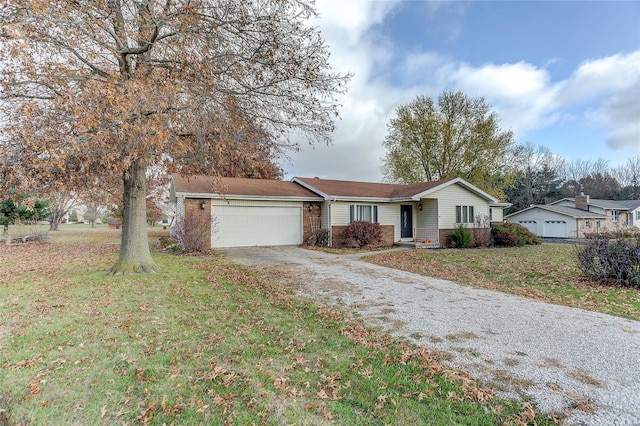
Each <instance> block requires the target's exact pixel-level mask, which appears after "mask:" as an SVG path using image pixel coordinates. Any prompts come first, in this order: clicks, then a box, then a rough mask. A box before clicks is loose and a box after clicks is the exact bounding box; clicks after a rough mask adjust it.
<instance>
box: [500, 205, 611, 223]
mask: <svg viewBox="0 0 640 426" xmlns="http://www.w3.org/2000/svg"><path fill="white" fill-rule="evenodd" d="M533 209H540V210H546V211H550V212H553V213H558V214H561V215H564V216H569V217H572V218H574V219H607V216H606V215H603V214H599V213H593V212H590V211H587V210H582V209H578V208H575V207H561V206H554V205H551V204H540V205H533V206H531V207H527V208H526V209H523V210H520V211H517V212H515V213H511V214H509V215H506V216H505V217H504V218H505V219H508V218H510V217H512V216H516V215H519V214H520V213H524V212H527V211H529V210H533Z"/></svg>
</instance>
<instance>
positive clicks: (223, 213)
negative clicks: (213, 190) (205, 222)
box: [211, 205, 302, 247]
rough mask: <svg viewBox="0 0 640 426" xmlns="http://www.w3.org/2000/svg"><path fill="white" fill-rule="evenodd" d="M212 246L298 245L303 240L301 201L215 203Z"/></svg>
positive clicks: (213, 208)
mask: <svg viewBox="0 0 640 426" xmlns="http://www.w3.org/2000/svg"><path fill="white" fill-rule="evenodd" d="M212 214H213V218H214V219H213V220H214V225H213V230H212V236H211V237H212V238H211V240H212V246H213V247H246V246H276V245H297V244H301V243H302V205H300V206H234V205H221V206H220V205H218V206H213V207H212Z"/></svg>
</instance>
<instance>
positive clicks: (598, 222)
mask: <svg viewBox="0 0 640 426" xmlns="http://www.w3.org/2000/svg"><path fill="white" fill-rule="evenodd" d="M596 229H600V221H599V220H596Z"/></svg>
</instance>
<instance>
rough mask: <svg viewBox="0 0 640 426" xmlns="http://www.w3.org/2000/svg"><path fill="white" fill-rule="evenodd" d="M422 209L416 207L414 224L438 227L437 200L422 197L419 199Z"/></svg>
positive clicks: (419, 226) (424, 226)
mask: <svg viewBox="0 0 640 426" xmlns="http://www.w3.org/2000/svg"><path fill="white" fill-rule="evenodd" d="M420 204H422V211H420V210H418V209H417V208H416V209H415V210H414V212H415V214H416V215H415V220H414V224H415V227H417V228H431V227H433V228H437V227H438V200H436V199H433V198H429V199H427V198H423V199H422V200H420Z"/></svg>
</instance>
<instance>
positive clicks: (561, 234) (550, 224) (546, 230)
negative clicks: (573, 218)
mask: <svg viewBox="0 0 640 426" xmlns="http://www.w3.org/2000/svg"><path fill="white" fill-rule="evenodd" d="M542 236H543V237H545V238H567V237H568V236H569V232H568V230H567V222H566V221H564V220H545V221H544V225H543V226H542Z"/></svg>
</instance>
